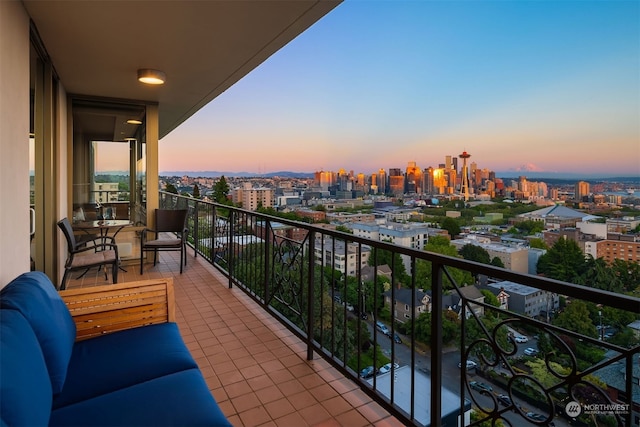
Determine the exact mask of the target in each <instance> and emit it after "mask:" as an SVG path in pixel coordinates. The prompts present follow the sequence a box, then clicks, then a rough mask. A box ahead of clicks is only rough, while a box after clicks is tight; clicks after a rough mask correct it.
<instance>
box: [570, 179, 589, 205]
mask: <svg viewBox="0 0 640 427" xmlns="http://www.w3.org/2000/svg"><path fill="white" fill-rule="evenodd" d="M574 192H575V195H574V197H573V199H574V200H575V201H577V202H581V201H582V200H583V199H584V198H585V197H588V196H589V192H590V189H589V183H588V182H586V181H578V182H577V183H576V186H575V190H574Z"/></svg>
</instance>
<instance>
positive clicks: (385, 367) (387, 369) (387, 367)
mask: <svg viewBox="0 0 640 427" xmlns="http://www.w3.org/2000/svg"><path fill="white" fill-rule="evenodd" d="M399 367H400V365H398V364H397V363H394V364H393V368H394V369H398V368H399ZM387 372H391V363H387V364H386V365H382V366H380V369H378V375H382V374H386V373H387Z"/></svg>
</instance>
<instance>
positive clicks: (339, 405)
mask: <svg viewBox="0 0 640 427" xmlns="http://www.w3.org/2000/svg"><path fill="white" fill-rule="evenodd" d="M320 403H321V404H322V406H324V408H325V409H326V410H327V411H328V412H329V413H330V414H331V415H332V416H334V417H335V416H336V415H340V414H343V413H345V412H348V411H352V410H353V411H355V409H354V408H353V406H351V405H350V404H349V403H348V402H347V401H346V400H344V399H343V398H342V396H336V397H334V398H331V399H327V400H324V401H321V402H320Z"/></svg>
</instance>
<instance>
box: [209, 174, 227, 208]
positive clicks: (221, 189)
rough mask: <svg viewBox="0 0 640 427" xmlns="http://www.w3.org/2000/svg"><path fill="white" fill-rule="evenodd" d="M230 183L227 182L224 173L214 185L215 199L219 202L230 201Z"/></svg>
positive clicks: (225, 202)
mask: <svg viewBox="0 0 640 427" xmlns="http://www.w3.org/2000/svg"><path fill="white" fill-rule="evenodd" d="M228 195H229V184H227V180H226V179H225V177H224V175H222V176H221V177H220V179H219V180H218V181H217V182H216V184H215V186H214V187H213V200H214V201H215V202H218V203H224V204H228V203H229V198H228Z"/></svg>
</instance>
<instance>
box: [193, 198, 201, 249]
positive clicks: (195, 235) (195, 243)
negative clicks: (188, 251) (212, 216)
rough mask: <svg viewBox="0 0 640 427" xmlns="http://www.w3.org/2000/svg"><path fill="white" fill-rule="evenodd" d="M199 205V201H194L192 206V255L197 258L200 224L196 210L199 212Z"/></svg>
mask: <svg viewBox="0 0 640 427" xmlns="http://www.w3.org/2000/svg"><path fill="white" fill-rule="evenodd" d="M199 207H200V202H199V201H197V200H196V201H195V202H194V206H193V248H194V250H193V257H194V258H197V257H198V246H199V245H198V242H199V241H200V239H199V236H200V226H199V221H198V216H199V214H198V212H199Z"/></svg>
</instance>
